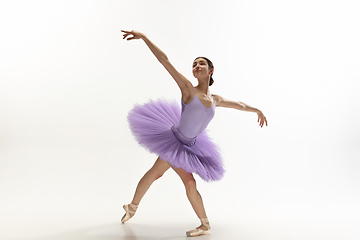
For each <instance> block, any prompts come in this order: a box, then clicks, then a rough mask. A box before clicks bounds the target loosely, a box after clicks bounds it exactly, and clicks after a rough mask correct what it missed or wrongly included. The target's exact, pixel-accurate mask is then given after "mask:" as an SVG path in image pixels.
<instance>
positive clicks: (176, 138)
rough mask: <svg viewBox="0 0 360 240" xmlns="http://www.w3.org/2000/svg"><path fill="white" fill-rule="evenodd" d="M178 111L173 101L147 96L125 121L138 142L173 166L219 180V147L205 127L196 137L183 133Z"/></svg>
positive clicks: (209, 178) (221, 166) (220, 160)
mask: <svg viewBox="0 0 360 240" xmlns="http://www.w3.org/2000/svg"><path fill="white" fill-rule="evenodd" d="M180 113H181V109H180V105H179V104H178V103H176V102H169V101H166V100H157V101H153V100H150V101H149V102H148V103H145V104H142V105H139V104H137V105H135V106H134V108H133V109H132V110H131V111H130V112H129V114H128V122H129V125H130V129H131V131H132V133H133V135H134V136H135V139H136V140H137V141H138V143H139V144H140V145H141V146H143V147H145V148H146V149H148V150H149V151H150V152H152V153H156V154H157V155H159V156H160V158H161V159H163V160H165V161H167V162H169V163H170V164H171V165H172V166H173V167H175V168H182V169H184V170H185V171H186V172H189V173H196V174H198V175H199V176H200V177H201V178H202V179H204V180H205V181H217V180H220V179H221V178H222V177H223V175H224V172H225V170H224V167H223V161H222V158H221V155H220V152H219V148H218V147H217V146H216V145H215V144H214V143H213V141H212V140H211V139H210V138H209V137H208V135H207V133H206V131H205V132H203V133H201V134H200V135H198V136H197V137H196V138H187V137H186V136H183V135H182V134H181V132H179V130H178V129H177V127H176V124H178V122H179V119H180Z"/></svg>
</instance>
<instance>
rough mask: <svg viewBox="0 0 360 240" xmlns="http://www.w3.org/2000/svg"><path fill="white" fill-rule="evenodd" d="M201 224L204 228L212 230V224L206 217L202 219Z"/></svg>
mask: <svg viewBox="0 0 360 240" xmlns="http://www.w3.org/2000/svg"><path fill="white" fill-rule="evenodd" d="M200 222H201V224H202V225H203V226H205V227H207V228H210V222H209V219H208V218H207V217H206V218H200Z"/></svg>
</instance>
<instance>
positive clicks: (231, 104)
mask: <svg viewBox="0 0 360 240" xmlns="http://www.w3.org/2000/svg"><path fill="white" fill-rule="evenodd" d="M213 95H214V99H215V103H216V106H217V107H225V108H236V109H238V105H239V102H237V101H231V100H228V99H226V98H224V97H222V96H220V95H216V94H213Z"/></svg>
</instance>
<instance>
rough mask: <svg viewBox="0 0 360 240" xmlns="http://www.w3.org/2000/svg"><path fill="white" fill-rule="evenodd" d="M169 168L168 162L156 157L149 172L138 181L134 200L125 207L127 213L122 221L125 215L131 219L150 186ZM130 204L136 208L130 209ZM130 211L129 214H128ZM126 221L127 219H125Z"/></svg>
mask: <svg viewBox="0 0 360 240" xmlns="http://www.w3.org/2000/svg"><path fill="white" fill-rule="evenodd" d="M169 168H170V164H169V163H168V162H165V161H163V160H161V159H160V157H158V158H157V159H156V162H155V163H154V165H153V166H152V167H151V168H150V170H149V171H147V172H146V173H145V175H144V176H143V177H142V178H141V179H140V181H139V183H138V185H137V187H136V191H135V194H134V198H133V200H132V202H131V204H129V205H127V208H128V209H127V210H125V211H127V213H125V215H124V216H123V218H122V220H123V219H125V218H126V215H127V214H128V215H129V216H128V217H130V218H131V217H132V216H133V215H134V214H135V211H136V209H137V205H139V203H140V201H141V199H142V198H143V196H144V195H145V193H146V192H147V190H148V189H149V187H150V186H151V184H152V183H153V182H154V181H155V180H156V179H158V178H160V177H161V176H162V175H163V174H164V173H165V172H166V171H167V170H168V169H169ZM132 204H134V205H136V207H135V208H134V207H132ZM128 211H130V212H128ZM126 219H127V220H128V219H129V218H126ZM127 220H125V221H127Z"/></svg>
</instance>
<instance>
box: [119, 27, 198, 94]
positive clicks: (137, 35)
mask: <svg viewBox="0 0 360 240" xmlns="http://www.w3.org/2000/svg"><path fill="white" fill-rule="evenodd" d="M121 31H122V32H123V33H124V37H123V39H126V38H127V37H128V36H129V35H132V36H130V37H128V38H127V39H126V40H133V39H142V40H144V42H145V43H146V45H147V46H148V47H149V48H150V50H151V52H152V53H153V54H154V55H155V57H156V58H157V59H158V60H159V62H160V63H161V64H162V65H163V66H164V67H165V69H166V70H167V71H168V72H169V73H170V75H171V76H172V77H173V78H174V80H175V81H176V83H177V84H178V86H179V88H180V90H181V92H182V93H183V95H184V93H185V95H186V94H188V91H189V89H192V88H193V86H192V84H191V82H190V81H189V80H188V79H187V78H185V77H184V76H183V75H182V74H181V73H179V72H178V71H177V70H176V69H175V67H174V66H173V65H172V64H171V63H170V61H169V59H168V57H167V56H166V54H165V53H164V52H163V51H161V50H160V48H158V47H157V46H156V45H155V44H154V43H153V42H151V41H150V39H149V38H148V37H147V36H146V35H145V34H143V33H141V32H137V31H124V30H121Z"/></svg>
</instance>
